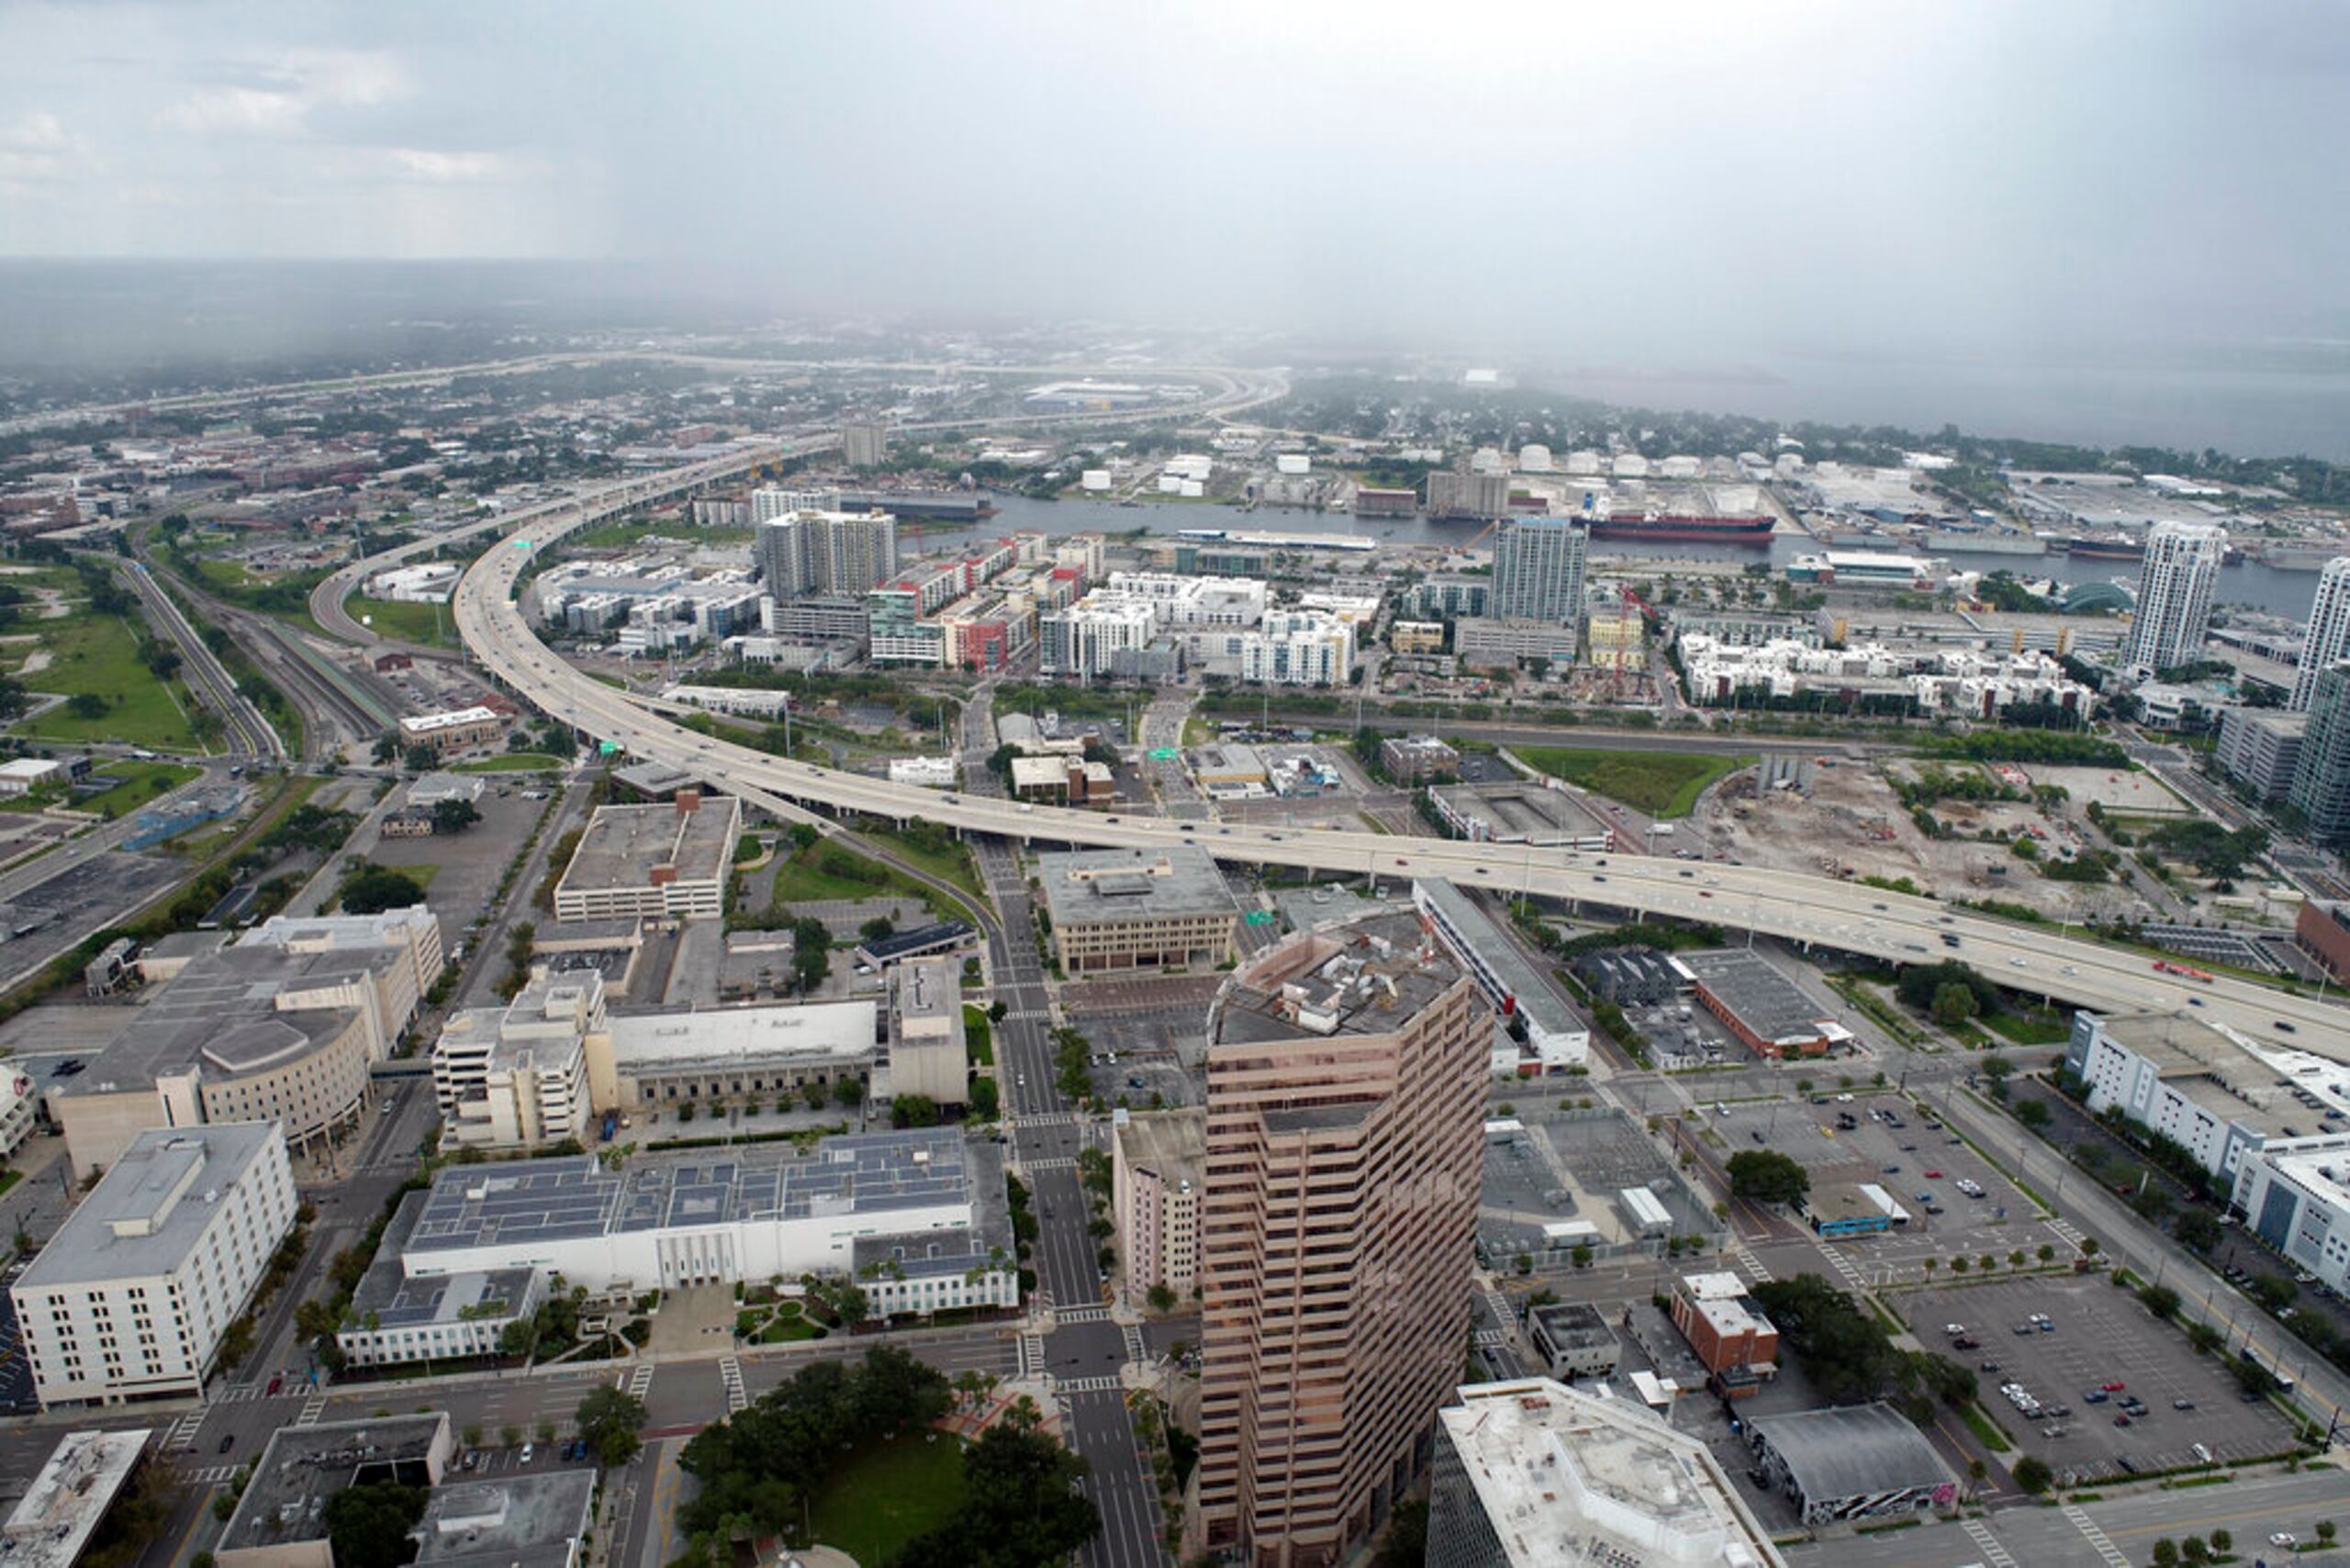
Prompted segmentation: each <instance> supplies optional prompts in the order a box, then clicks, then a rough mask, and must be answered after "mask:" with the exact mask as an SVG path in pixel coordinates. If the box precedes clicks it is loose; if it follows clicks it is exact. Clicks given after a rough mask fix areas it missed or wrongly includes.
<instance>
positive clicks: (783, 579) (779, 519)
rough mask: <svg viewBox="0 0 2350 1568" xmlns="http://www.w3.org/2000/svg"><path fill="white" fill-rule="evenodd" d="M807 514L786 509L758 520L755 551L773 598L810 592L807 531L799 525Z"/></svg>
mask: <svg viewBox="0 0 2350 1568" xmlns="http://www.w3.org/2000/svg"><path fill="white" fill-rule="evenodd" d="M759 493H760V494H761V495H766V494H767V493H769V492H767V491H764V490H762V491H761V492H759ZM804 515H805V514H803V513H800V512H783V513H780V514H778V515H777V516H774V517H767V518H762V519H760V520H759V524H758V536H757V543H756V544H755V546H754V548H753V551H752V554H754V556H755V558H756V559H757V561H758V564H759V578H760V580H761V582H762V583H764V584H765V585H766V588H767V594H768V596H769V597H770V598H774V599H797V598H799V597H800V595H801V594H803V593H806V592H807V591H808V532H807V531H806V530H805V529H804V528H802V527H801V526H800V524H801V520H802V518H803V516H804Z"/></svg>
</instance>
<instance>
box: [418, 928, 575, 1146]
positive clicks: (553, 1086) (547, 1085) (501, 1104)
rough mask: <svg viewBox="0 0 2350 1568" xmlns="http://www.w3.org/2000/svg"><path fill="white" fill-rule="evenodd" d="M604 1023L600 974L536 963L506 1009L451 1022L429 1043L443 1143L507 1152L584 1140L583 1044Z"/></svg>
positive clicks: (472, 1012)
mask: <svg viewBox="0 0 2350 1568" xmlns="http://www.w3.org/2000/svg"><path fill="white" fill-rule="evenodd" d="M603 1027H604V981H603V977H602V976H601V975H600V974H599V973H598V972H597V971H596V970H594V969H577V970H565V971H562V972H556V971H554V970H551V969H548V968H547V967H545V966H544V965H542V966H540V967H539V968H537V969H533V970H532V974H531V978H530V982H529V983H528V984H526V985H525V986H523V988H522V989H521V991H520V992H519V993H517V994H516V996H515V998H514V1000H513V1001H512V1002H509V1003H508V1004H507V1005H506V1006H504V1007H470V1008H466V1009H464V1011H463V1012H460V1013H458V1014H455V1015H454V1016H453V1017H451V1018H450V1020H449V1022H448V1023H447V1024H446V1025H443V1026H442V1030H441V1038H440V1040H439V1042H438V1043H437V1044H435V1045H434V1046H433V1047H432V1092H433V1097H434V1099H435V1100H436V1101H438V1102H439V1103H440V1107H441V1119H442V1124H443V1125H444V1127H445V1130H446V1131H447V1133H448V1135H449V1137H451V1138H453V1140H454V1141H455V1142H457V1143H459V1144H462V1145H464V1147H466V1148H498V1149H508V1148H539V1147H541V1146H542V1145H544V1144H550V1143H560V1142H561V1141H563V1140H564V1139H565V1138H576V1137H583V1136H585V1134H586V1133H587V1131H588V1109H589V1107H588V1052H587V1048H586V1045H585V1040H586V1037H587V1036H588V1034H589V1033H590V1032H591V1031H599V1030H601V1029H602V1028H603Z"/></svg>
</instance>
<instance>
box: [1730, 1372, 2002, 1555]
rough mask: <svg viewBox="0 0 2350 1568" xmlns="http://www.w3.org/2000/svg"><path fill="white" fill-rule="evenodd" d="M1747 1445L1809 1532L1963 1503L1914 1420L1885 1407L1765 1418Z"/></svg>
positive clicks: (1751, 1429) (1750, 1428)
mask: <svg viewBox="0 0 2350 1568" xmlns="http://www.w3.org/2000/svg"><path fill="white" fill-rule="evenodd" d="M1746 1439H1747V1442H1748V1443H1749V1445H1750V1446H1751V1447H1752V1449H1753V1450H1754V1462H1755V1466H1756V1468H1757V1469H1759V1470H1761V1471H1762V1473H1763V1475H1764V1477H1765V1478H1766V1482H1765V1484H1768V1485H1769V1486H1770V1487H1771V1488H1772V1489H1774V1491H1777V1492H1780V1493H1782V1494H1783V1495H1785V1497H1786V1498H1787V1500H1788V1501H1789V1502H1791V1503H1793V1504H1794V1505H1795V1506H1796V1513H1797V1514H1798V1515H1799V1516H1800V1517H1801V1518H1802V1520H1803V1522H1804V1523H1805V1524H1807V1525H1823V1524H1831V1523H1834V1522H1836V1521H1839V1520H1843V1519H1864V1518H1881V1517H1883V1516H1885V1515H1886V1514H1908V1513H1924V1512H1926V1511H1927V1510H1928V1509H1930V1508H1947V1507H1950V1506H1953V1504H1955V1503H1956V1502H1957V1501H1958V1483H1957V1481H1956V1480H1955V1479H1953V1476H1952V1475H1951V1473H1950V1471H1949V1470H1948V1468H1947V1467H1945V1466H1944V1465H1943V1463H1942V1457H1941V1456H1940V1455H1938V1454H1937V1453H1935V1452H1934V1446H1933V1444H1931V1443H1930V1442H1928V1441H1927V1440H1926V1435H1925V1434H1924V1433H1923V1432H1920V1431H1919V1430H1918V1428H1916V1427H1915V1426H1913V1425H1911V1424H1910V1421H1909V1418H1908V1417H1906V1416H1904V1415H1902V1414H1901V1412H1900V1411H1898V1410H1896V1409H1895V1408H1894V1407H1893V1406H1890V1405H1887V1404H1886V1403H1884V1402H1883V1401H1882V1400H1880V1401H1878V1402H1876V1403H1874V1404H1870V1405H1844V1406H1831V1407H1830V1408H1828V1409H1824V1410H1802V1411H1797V1412H1796V1413H1794V1414H1792V1415H1786V1416H1757V1417H1753V1418H1752V1419H1751V1420H1750V1421H1748V1422H1747V1425H1746Z"/></svg>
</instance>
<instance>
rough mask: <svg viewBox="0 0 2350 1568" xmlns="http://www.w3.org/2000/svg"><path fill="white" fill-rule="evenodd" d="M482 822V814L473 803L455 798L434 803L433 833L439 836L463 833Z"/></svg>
mask: <svg viewBox="0 0 2350 1568" xmlns="http://www.w3.org/2000/svg"><path fill="white" fill-rule="evenodd" d="M479 821H481V812H479V811H477V810H476V808H475V806H474V803H473V802H472V801H467V800H462V799H459V798H457V797H455V796H452V797H450V798H449V799H448V800H445V801H434V802H433V803H432V831H433V832H434V833H439V834H454V833H463V832H464V831H465V829H467V828H469V827H471V826H473V825H474V823H477V822H479Z"/></svg>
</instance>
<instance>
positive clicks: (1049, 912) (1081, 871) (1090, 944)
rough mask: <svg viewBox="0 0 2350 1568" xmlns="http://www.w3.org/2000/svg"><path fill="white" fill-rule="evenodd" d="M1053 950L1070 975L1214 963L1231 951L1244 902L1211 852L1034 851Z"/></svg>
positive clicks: (1186, 849)
mask: <svg viewBox="0 0 2350 1568" xmlns="http://www.w3.org/2000/svg"><path fill="white" fill-rule="evenodd" d="M1036 875H1037V880H1038V881H1039V882H1040V883H1042V884H1043V888H1044V898H1045V913H1046V916H1047V917H1048V918H1049V919H1050V920H1051V922H1052V928H1053V929H1052V937H1053V952H1054V956H1055V957H1057V958H1058V959H1059V960H1060V964H1061V968H1062V969H1063V970H1065V971H1066V972H1067V973H1068V974H1069V975H1070V976H1071V977H1072V978H1074V977H1077V976H1081V975H1090V974H1102V973H1107V972H1110V971H1113V970H1117V969H1188V968H1192V967H1194V966H1197V967H1200V968H1203V969H1213V968H1214V967H1215V966H1216V965H1218V964H1220V963H1223V962H1224V961H1225V959H1226V958H1231V957H1232V956H1233V952H1234V947H1233V935H1234V933H1235V931H1236V930H1237V928H1238V926H1239V924H1240V905H1239V902H1238V901H1237V900H1236V899H1235V898H1234V897H1233V896H1232V889H1231V887H1230V886H1229V885H1227V884H1226V883H1225V879H1224V873H1223V872H1222V871H1220V870H1218V869H1217V868H1216V863H1215V859H1214V857H1213V856H1211V855H1210V854H1209V853H1208V852H1207V851H1206V850H1204V849H1201V848H1198V847H1196V846H1192V845H1183V846H1178V847H1174V848H1169V849H1093V850H1080V851H1077V852H1075V853H1070V854H1050V855H1040V856H1038V857H1036Z"/></svg>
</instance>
